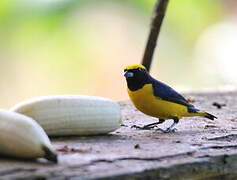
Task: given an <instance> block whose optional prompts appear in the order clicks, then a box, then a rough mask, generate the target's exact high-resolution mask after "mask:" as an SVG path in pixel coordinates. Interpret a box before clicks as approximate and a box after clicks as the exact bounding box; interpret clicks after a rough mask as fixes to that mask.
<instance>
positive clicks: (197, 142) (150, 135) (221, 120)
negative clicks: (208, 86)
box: [0, 92, 237, 179]
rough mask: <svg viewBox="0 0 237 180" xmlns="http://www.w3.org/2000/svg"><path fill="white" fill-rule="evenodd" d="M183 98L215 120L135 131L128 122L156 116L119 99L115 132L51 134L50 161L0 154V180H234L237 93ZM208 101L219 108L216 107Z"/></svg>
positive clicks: (194, 120)
mask: <svg viewBox="0 0 237 180" xmlns="http://www.w3.org/2000/svg"><path fill="white" fill-rule="evenodd" d="M186 97H188V98H191V100H194V101H195V102H193V104H194V105H195V106H196V107H198V108H200V109H204V110H206V111H208V112H210V113H212V114H214V115H216V116H217V117H218V119H217V120H215V121H211V120H208V119H204V118H199V117H195V118H184V119H182V120H181V121H180V123H179V124H178V125H177V129H178V131H177V132H175V133H170V134H164V133H162V132H160V131H158V130H136V129H131V128H130V126H132V125H134V124H136V125H145V124H148V123H152V122H154V121H156V119H154V118H151V117H148V116H146V115H144V114H142V113H140V112H138V111H137V110H135V109H134V107H133V106H132V105H131V104H130V103H129V102H121V103H120V104H121V109H122V113H123V124H124V125H125V126H123V127H121V128H120V129H118V130H117V131H116V132H113V133H111V134H110V135H107V136H90V137H67V138H52V142H53V144H54V147H55V148H56V149H57V151H58V154H59V164H56V165H55V164H51V163H48V162H47V161H45V160H38V161H35V162H32V161H19V160H14V159H7V158H0V179H27V178H28V179H34V178H41V179H158V178H160V179H174V178H175V179H190V178H192V179H237V92H228V93H202V94H187V95H186ZM214 102H216V103H219V104H225V106H222V107H221V108H220V109H218V108H217V107H216V106H213V103H214ZM171 123H172V121H167V122H165V123H163V124H162V125H160V127H161V128H165V127H168V126H169V125H170V124H171ZM235 173H236V174H235Z"/></svg>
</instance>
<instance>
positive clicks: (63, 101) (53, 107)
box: [11, 95, 121, 136]
mask: <svg viewBox="0 0 237 180" xmlns="http://www.w3.org/2000/svg"><path fill="white" fill-rule="evenodd" d="M11 110H12V111H15V112H18V113H21V114H24V115H27V116H30V117H31V118H33V119H35V120H36V121H37V122H38V123H39V124H40V125H41V126H42V127H43V128H44V130H45V131H46V133H47V134H48V135H50V136H66V135H98V134H106V133H109V132H111V131H114V130H116V129H117V128H119V127H120V124H121V111H120V107H119V105H118V103H116V102H115V101H112V100H110V99H106V98H102V97H95V96H82V95H55V96H45V97H38V98H33V99H30V100H27V101H24V102H22V103H20V104H17V105H16V106H15V107H13V108H12V109H11Z"/></svg>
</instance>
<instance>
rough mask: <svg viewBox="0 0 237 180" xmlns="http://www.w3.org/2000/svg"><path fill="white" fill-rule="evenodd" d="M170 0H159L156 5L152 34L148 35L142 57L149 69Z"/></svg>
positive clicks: (151, 28) (143, 62)
mask: <svg viewBox="0 0 237 180" xmlns="http://www.w3.org/2000/svg"><path fill="white" fill-rule="evenodd" d="M168 2H169V0H157V2H156V5H155V9H154V12H153V17H152V22H151V27H150V34H149V36H148V41H147V44H146V48H145V52H144V56H143V59H142V64H143V65H144V66H145V67H146V68H147V70H148V71H149V70H150V66H151V61H152V57H153V54H154V50H155V47H156V41H157V38H158V36H159V33H160V28H161V24H162V21H163V19H164V16H165V12H166V7H167V5H168Z"/></svg>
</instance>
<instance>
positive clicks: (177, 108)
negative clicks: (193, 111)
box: [128, 84, 188, 119]
mask: <svg viewBox="0 0 237 180" xmlns="http://www.w3.org/2000/svg"><path fill="white" fill-rule="evenodd" d="M128 94H129V97H130V99H131V101H132V102H133V104H134V105H135V107H136V108H137V109H138V110H140V111H141V112H143V113H145V114H147V115H150V116H153V117H157V118H161V119H170V118H172V116H176V117H178V118H181V117H183V116H188V112H187V107H186V106H184V105H180V104H177V103H173V102H169V101H165V100H161V99H159V98H158V97H156V96H154V95H153V88H152V84H146V85H144V86H143V88H141V89H139V90H136V91H131V90H129V89H128Z"/></svg>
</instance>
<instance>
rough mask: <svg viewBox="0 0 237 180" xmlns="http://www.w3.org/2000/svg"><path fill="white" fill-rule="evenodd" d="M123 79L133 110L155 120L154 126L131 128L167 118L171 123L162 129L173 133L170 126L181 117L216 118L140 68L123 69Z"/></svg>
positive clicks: (136, 66) (132, 66)
mask: <svg viewBox="0 0 237 180" xmlns="http://www.w3.org/2000/svg"><path fill="white" fill-rule="evenodd" d="M124 76H125V77H126V81H127V91H128V95H129V97H130V99H131V101H132V102H133V104H134V105H135V107H136V108H137V109H138V110H140V111H141V112H143V113H144V114H147V115H149V116H153V117H157V118H159V121H158V122H156V123H152V124H148V125H146V126H143V127H138V126H135V127H137V128H140V129H150V128H154V127H156V126H157V125H158V124H161V123H163V122H164V121H165V120H167V119H173V120H174V122H173V124H172V125H171V126H170V127H169V128H167V129H166V130H163V131H164V132H173V131H175V130H176V129H175V128H174V126H175V125H176V124H177V123H178V122H179V119H180V118H182V117H190V116H202V117H205V118H208V119H211V120H214V119H215V118H216V117H215V116H213V115H212V114H209V113H207V112H204V111H200V110H199V109H197V108H195V107H194V106H193V105H192V104H190V103H189V102H188V101H187V100H186V99H185V98H184V97H183V96H182V95H180V94H179V93H177V92H176V91H175V90H174V89H172V88H171V87H169V86H168V85H166V84H164V83H162V82H160V81H158V80H156V79H154V78H153V77H152V76H151V75H150V74H149V73H148V71H147V70H146V68H145V67H144V66H143V65H140V64H132V65H129V66H126V67H125V68H124Z"/></svg>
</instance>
